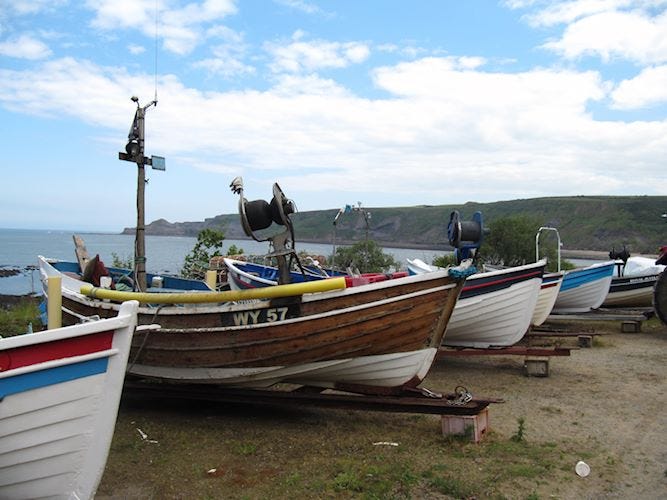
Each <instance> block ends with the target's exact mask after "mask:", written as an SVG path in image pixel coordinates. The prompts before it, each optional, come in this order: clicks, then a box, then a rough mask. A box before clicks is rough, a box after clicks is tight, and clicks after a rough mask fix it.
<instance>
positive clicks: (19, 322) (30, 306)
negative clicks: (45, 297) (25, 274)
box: [0, 298, 42, 337]
mask: <svg viewBox="0 0 667 500" xmlns="http://www.w3.org/2000/svg"><path fill="white" fill-rule="evenodd" d="M30 324H32V328H33V330H35V331H36V330H41V328H42V322H41V320H40V319H39V306H38V305H37V302H36V301H35V300H33V299H28V298H24V299H21V300H19V301H18V302H17V303H16V304H14V305H12V306H11V307H9V308H5V307H0V336H2V337H11V336H13V335H19V334H22V333H25V332H26V331H27V330H28V325H30Z"/></svg>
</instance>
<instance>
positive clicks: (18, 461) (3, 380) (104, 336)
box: [0, 302, 138, 499]
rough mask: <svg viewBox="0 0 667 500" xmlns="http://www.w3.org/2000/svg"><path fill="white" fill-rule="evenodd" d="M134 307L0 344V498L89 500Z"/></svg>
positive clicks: (105, 447) (105, 445)
mask: <svg viewBox="0 0 667 500" xmlns="http://www.w3.org/2000/svg"><path fill="white" fill-rule="evenodd" d="M137 307H138V303H137V302H126V303H124V304H122V306H121V307H120V310H119V312H118V316H117V317H115V318H110V319H105V320H99V321H91V322H88V323H82V324H78V325H74V326H68V327H64V328H56V329H53V330H47V331H43V332H35V333H27V334H24V335H18V336H15V337H8V338H0V498H2V499H19V498H21V499H24V498H71V499H90V498H93V497H94V496H95V491H96V489H97V486H98V484H99V482H100V479H101V478H102V473H103V472H104V467H105V465H106V460H107V455H108V453H109V446H110V444H111V438H112V436H113V431H114V426H115V423H116V416H117V413H118V404H119V401H120V395H121V391H122V387H123V379H124V376H125V368H126V365H127V359H128V353H129V349H130V343H131V340H132V335H133V333H134V329H135V326H136V320H137Z"/></svg>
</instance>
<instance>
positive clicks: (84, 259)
mask: <svg viewBox="0 0 667 500" xmlns="http://www.w3.org/2000/svg"><path fill="white" fill-rule="evenodd" d="M72 238H73V239H74V253H75V254H76V260H77V262H78V263H79V267H80V268H81V272H82V273H83V272H84V271H85V270H86V264H88V262H89V261H90V256H89V255H88V250H86V244H85V243H84V241H83V238H81V236H79V235H77V234H74V235H72Z"/></svg>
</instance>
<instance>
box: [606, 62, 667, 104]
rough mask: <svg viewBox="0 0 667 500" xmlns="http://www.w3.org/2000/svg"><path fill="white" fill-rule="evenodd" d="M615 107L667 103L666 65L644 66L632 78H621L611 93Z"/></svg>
mask: <svg viewBox="0 0 667 500" xmlns="http://www.w3.org/2000/svg"><path fill="white" fill-rule="evenodd" d="M611 98H612V106H613V107H614V108H616V109H639V108H646V107H648V106H651V105H654V104H663V103H667V66H666V65H662V66H655V67H650V68H645V69H644V70H642V71H641V73H639V75H637V76H636V77H634V78H631V79H629V80H623V81H622V82H621V83H620V84H619V85H618V86H617V87H616V88H615V89H614V91H613V92H612V93H611Z"/></svg>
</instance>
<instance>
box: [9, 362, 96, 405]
mask: <svg viewBox="0 0 667 500" xmlns="http://www.w3.org/2000/svg"><path fill="white" fill-rule="evenodd" d="M108 362H109V358H99V359H91V360H89V361H82V362H80V363H73V364H70V365H64V366H58V367H55V368H49V369H46V370H40V371H36V372H32V373H24V374H23V375H16V376H14V377H8V378H4V379H0V400H1V399H2V398H4V397H5V396H9V395H11V394H18V393H20V392H25V391H30V390H33V389H39V388H40V387H46V386H49V385H54V384H60V383H62V382H69V381H70V380H76V379H78V378H83V377H89V376H91V375H98V374H100V373H104V372H106V371H107V365H108Z"/></svg>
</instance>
